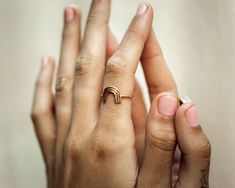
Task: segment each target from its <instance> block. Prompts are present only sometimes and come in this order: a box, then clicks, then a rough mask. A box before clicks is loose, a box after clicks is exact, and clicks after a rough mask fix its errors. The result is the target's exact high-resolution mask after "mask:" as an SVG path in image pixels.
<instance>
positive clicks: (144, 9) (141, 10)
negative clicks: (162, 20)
mask: <svg viewBox="0 0 235 188" xmlns="http://www.w3.org/2000/svg"><path fill="white" fill-rule="evenodd" d="M147 9H148V6H147V5H146V4H145V3H140V4H139V6H138V8H137V10H136V15H137V16H141V15H143V14H144V13H146V12H147Z"/></svg>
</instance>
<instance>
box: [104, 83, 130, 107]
mask: <svg viewBox="0 0 235 188" xmlns="http://www.w3.org/2000/svg"><path fill="white" fill-rule="evenodd" d="M109 94H112V95H113V96H114V102H115V103H116V104H120V103H121V99H122V98H132V96H131V95H121V94H120V92H119V90H118V89H117V88H116V87H114V86H109V87H106V88H105V89H104V91H103V93H102V94H101V98H102V101H103V103H106V102H107V97H108V95H109Z"/></svg>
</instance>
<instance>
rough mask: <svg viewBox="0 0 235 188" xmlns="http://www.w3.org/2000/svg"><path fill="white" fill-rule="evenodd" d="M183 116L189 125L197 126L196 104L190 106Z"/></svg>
mask: <svg viewBox="0 0 235 188" xmlns="http://www.w3.org/2000/svg"><path fill="white" fill-rule="evenodd" d="M185 117H186V120H187V122H188V125H189V126H191V127H198V126H199V121H198V114H197V107H196V106H192V107H191V108H189V109H188V110H187V111H186V113H185Z"/></svg>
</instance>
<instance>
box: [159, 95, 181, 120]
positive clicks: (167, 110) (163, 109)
mask: <svg viewBox="0 0 235 188" xmlns="http://www.w3.org/2000/svg"><path fill="white" fill-rule="evenodd" d="M177 104H178V100H177V98H176V97H175V96H174V95H163V96H161V97H160V99H159V101H158V110H159V113H160V114H162V115H163V116H166V117H172V116H174V115H175V113H176V110H177Z"/></svg>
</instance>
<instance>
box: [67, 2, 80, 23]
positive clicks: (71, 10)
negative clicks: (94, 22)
mask: <svg viewBox="0 0 235 188" xmlns="http://www.w3.org/2000/svg"><path fill="white" fill-rule="evenodd" d="M77 18H78V19H80V18H81V11H80V10H79V8H78V7H77V5H75V4H70V5H67V6H66V7H65V9H64V21H65V23H70V22H72V21H73V20H75V19H77Z"/></svg>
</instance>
